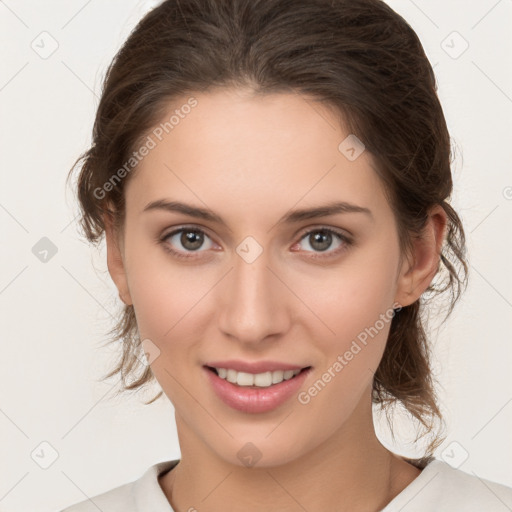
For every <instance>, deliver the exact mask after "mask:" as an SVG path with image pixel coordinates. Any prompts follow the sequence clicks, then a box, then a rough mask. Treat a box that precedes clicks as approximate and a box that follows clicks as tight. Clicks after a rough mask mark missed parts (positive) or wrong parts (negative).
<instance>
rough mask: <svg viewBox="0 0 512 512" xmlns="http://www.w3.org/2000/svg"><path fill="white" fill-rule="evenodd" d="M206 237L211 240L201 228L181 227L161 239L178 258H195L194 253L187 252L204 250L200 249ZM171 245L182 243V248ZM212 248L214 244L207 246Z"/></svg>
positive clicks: (165, 246)
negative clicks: (176, 248) (188, 253)
mask: <svg viewBox="0 0 512 512" xmlns="http://www.w3.org/2000/svg"><path fill="white" fill-rule="evenodd" d="M205 238H207V239H208V240H210V242H211V238H210V237H209V236H208V235H207V234H206V233H205V232H204V231H203V230H201V229H199V228H191V227H188V228H187V227H181V228H180V229H176V230H174V231H171V232H170V233H168V234H166V235H165V236H164V237H163V238H162V239H161V240H160V241H161V243H162V244H163V246H164V248H165V249H166V250H167V251H169V252H170V253H172V254H173V255H174V256H176V257H177V258H194V257H195V256H194V255H192V254H191V255H187V254H186V253H187V252H202V251H200V250H199V249H200V248H201V247H202V246H203V245H204V241H205ZM171 245H172V246H174V247H176V246H179V245H181V247H182V249H180V250H175V249H173V248H171V247H170V246H171ZM178 248H179V247H178ZM211 248H212V244H210V245H209V246H208V247H206V249H211ZM184 253H185V254H184Z"/></svg>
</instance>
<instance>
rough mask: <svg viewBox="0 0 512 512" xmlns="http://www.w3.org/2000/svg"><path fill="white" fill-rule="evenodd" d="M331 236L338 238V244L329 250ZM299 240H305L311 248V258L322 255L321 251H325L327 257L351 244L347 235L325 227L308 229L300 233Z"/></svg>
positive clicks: (331, 241)
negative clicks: (312, 253) (312, 254)
mask: <svg viewBox="0 0 512 512" xmlns="http://www.w3.org/2000/svg"><path fill="white" fill-rule="evenodd" d="M333 237H335V238H337V239H338V245H337V246H336V247H335V249H334V250H331V251H329V250H328V249H329V248H330V247H331V246H332V244H333V240H334V238H333ZM301 241H306V242H307V245H309V247H310V248H312V250H313V252H314V253H315V255H314V256H313V258H317V257H320V258H322V257H324V256H323V255H322V254H321V253H327V257H330V256H333V255H337V254H338V253H340V252H341V251H343V250H346V249H347V248H348V247H349V246H350V245H351V244H352V241H351V240H350V239H349V238H348V237H347V236H345V235H344V234H342V233H340V232H338V231H336V230H334V229H331V228H327V227H321V228H315V229H310V230H309V231H307V232H306V233H304V234H303V235H302V237H301ZM299 245H300V242H299ZM294 247H295V246H294ZM306 251H307V249H306ZM319 253H320V254H319Z"/></svg>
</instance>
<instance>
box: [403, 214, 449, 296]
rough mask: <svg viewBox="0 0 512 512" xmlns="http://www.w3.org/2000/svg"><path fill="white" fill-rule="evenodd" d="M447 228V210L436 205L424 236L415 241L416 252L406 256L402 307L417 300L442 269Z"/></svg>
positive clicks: (430, 215)
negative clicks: (442, 253)
mask: <svg viewBox="0 0 512 512" xmlns="http://www.w3.org/2000/svg"><path fill="white" fill-rule="evenodd" d="M446 230H447V215H446V212H445V211H444V209H443V207H442V206H441V205H436V206H435V207H433V208H432V209H431V211H430V214H429V218H428V220H427V223H426V225H425V228H424V229H423V232H422V234H421V237H419V238H417V239H415V240H413V248H412V254H410V255H409V258H404V263H403V265H402V269H401V272H400V275H399V278H398V283H397V284H398V287H397V292H396V298H395V300H396V302H398V303H400V304H401V305H402V306H409V305H410V304H412V303H413V302H415V301H416V300H417V299H418V298H419V297H420V296H421V294H422V293H423V292H424V291H425V290H426V289H427V288H428V286H429V285H430V283H431V282H432V279H433V278H434V276H435V275H436V273H437V270H438V268H439V263H440V255H441V250H442V246H443V242H444V239H445V237H446Z"/></svg>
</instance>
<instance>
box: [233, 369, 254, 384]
mask: <svg viewBox="0 0 512 512" xmlns="http://www.w3.org/2000/svg"><path fill="white" fill-rule="evenodd" d="M236 383H237V384H238V385H239V386H254V375H253V374H252V373H245V372H238V375H237V377H236Z"/></svg>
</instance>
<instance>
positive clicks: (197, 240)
mask: <svg viewBox="0 0 512 512" xmlns="http://www.w3.org/2000/svg"><path fill="white" fill-rule="evenodd" d="M181 243H182V245H183V247H186V248H187V249H190V250H192V251H193V250H195V249H199V248H200V247H201V245H202V244H203V240H202V236H201V234H200V233H197V232H196V231H185V232H183V234H182V235H181ZM188 244H191V245H192V246H190V245H188Z"/></svg>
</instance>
